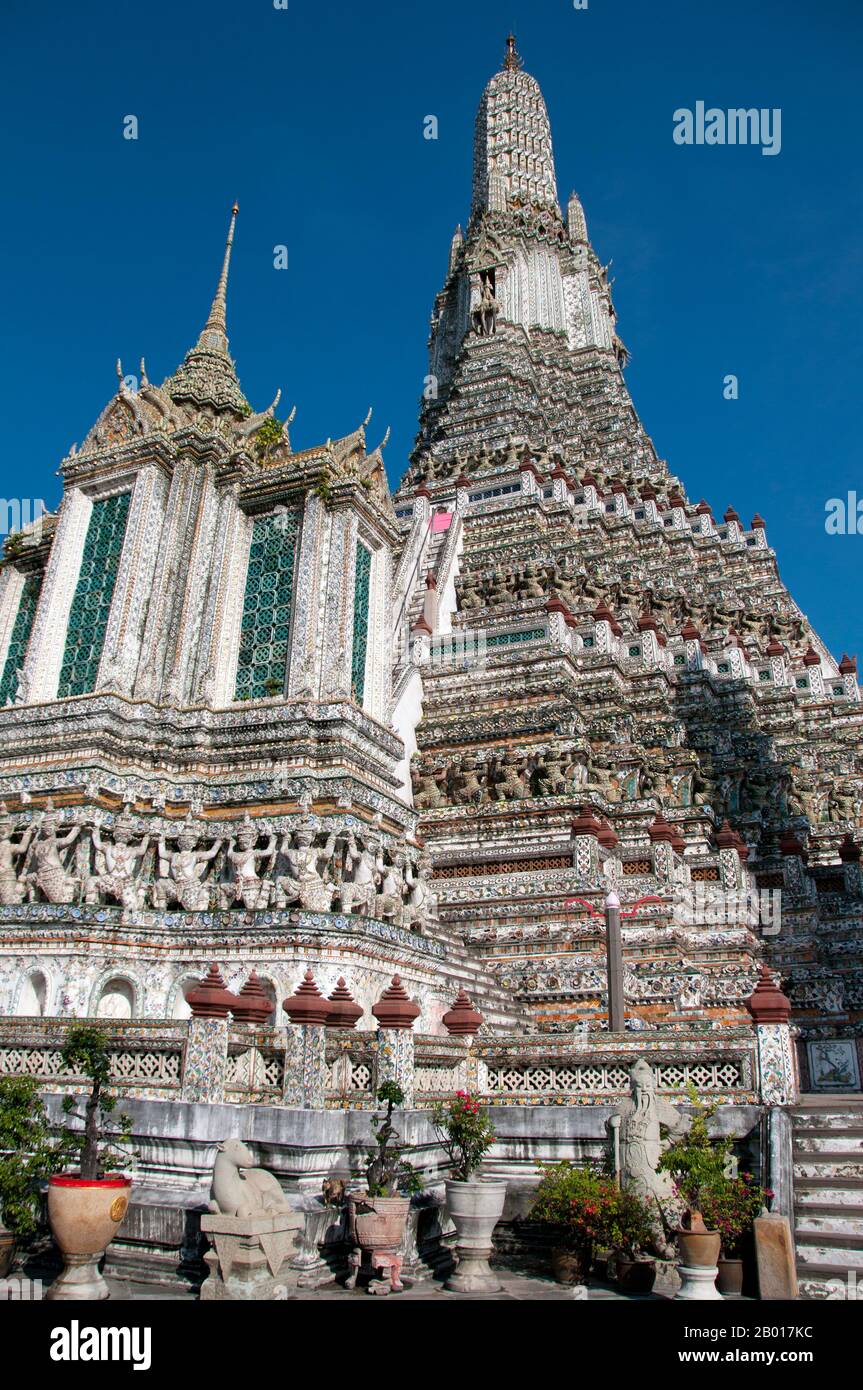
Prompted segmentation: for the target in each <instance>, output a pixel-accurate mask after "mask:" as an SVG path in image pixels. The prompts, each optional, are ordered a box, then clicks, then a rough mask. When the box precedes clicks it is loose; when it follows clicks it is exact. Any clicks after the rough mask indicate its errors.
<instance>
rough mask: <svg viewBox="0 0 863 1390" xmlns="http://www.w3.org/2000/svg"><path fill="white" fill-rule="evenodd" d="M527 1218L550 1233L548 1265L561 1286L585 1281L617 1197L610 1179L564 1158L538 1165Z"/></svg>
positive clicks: (604, 1233) (604, 1234) (615, 1189)
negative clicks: (536, 1186) (535, 1187)
mask: <svg viewBox="0 0 863 1390" xmlns="http://www.w3.org/2000/svg"><path fill="white" fill-rule="evenodd" d="M541 1172H542V1178H541V1179H540V1183H539V1186H538V1188H537V1189H536V1196H535V1197H534V1200H533V1204H532V1206H531V1209H530V1217H531V1220H533V1221H536V1222H538V1223H539V1224H540V1225H542V1226H545V1227H546V1228H547V1231H548V1233H549V1235H550V1237H551V1267H552V1270H553V1272H554V1277H555V1279H556V1280H557V1282H558V1283H559V1284H583V1283H584V1281H585V1279H586V1278H587V1276H588V1274H589V1273H590V1268H591V1265H592V1264H593V1253H594V1250H595V1248H596V1246H597V1245H599V1244H600V1243H603V1242H605V1240H606V1239H607V1232H608V1223H609V1218H610V1216H611V1213H612V1210H613V1207H614V1203H615V1200H616V1198H617V1196H618V1192H617V1188H616V1187H615V1185H614V1180H613V1179H612V1178H610V1177H606V1176H604V1175H603V1174H601V1173H598V1172H596V1170H595V1169H593V1168H580V1167H577V1166H576V1165H575V1164H572V1163H568V1162H566V1161H564V1162H562V1163H553V1164H547V1165H545V1166H544V1167H542V1168H541Z"/></svg>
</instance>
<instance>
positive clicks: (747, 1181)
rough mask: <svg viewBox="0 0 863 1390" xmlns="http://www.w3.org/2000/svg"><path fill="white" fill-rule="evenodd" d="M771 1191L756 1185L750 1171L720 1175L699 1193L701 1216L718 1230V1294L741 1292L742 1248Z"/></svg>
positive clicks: (736, 1293) (771, 1194)
mask: <svg viewBox="0 0 863 1390" xmlns="http://www.w3.org/2000/svg"><path fill="white" fill-rule="evenodd" d="M772 1196H773V1193H772V1192H771V1191H770V1190H769V1188H766V1187H760V1186H759V1184H758V1183H757V1182H755V1180H754V1179H753V1177H752V1174H751V1173H740V1174H739V1175H738V1176H737V1177H736V1178H723V1180H722V1182H721V1183H717V1184H716V1185H715V1186H714V1187H711V1188H709V1189H708V1190H707V1191H706V1192H705V1193H704V1194H703V1196H702V1200H703V1204H704V1205H703V1212H702V1214H703V1216H704V1219H705V1221H706V1222H707V1224H708V1225H709V1226H711V1227H712V1228H714V1229H715V1230H717V1231H718V1232H719V1238H720V1241H721V1248H720V1253H719V1277H718V1278H717V1280H716V1286H717V1288H718V1289H719V1292H720V1293H721V1294H732V1295H738V1294H740V1293H742V1291H743V1249H744V1245H745V1242H746V1240H747V1238H748V1236H749V1233H750V1231H751V1230H752V1223H753V1222H754V1220H755V1218H756V1216H759V1215H760V1214H761V1212H762V1211H763V1209H764V1208H765V1206H766V1205H767V1201H768V1199H769V1198H770V1197H772Z"/></svg>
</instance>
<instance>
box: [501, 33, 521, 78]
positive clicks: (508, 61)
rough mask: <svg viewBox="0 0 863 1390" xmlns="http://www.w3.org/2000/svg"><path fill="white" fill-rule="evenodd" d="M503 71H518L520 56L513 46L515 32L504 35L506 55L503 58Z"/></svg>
mask: <svg viewBox="0 0 863 1390" xmlns="http://www.w3.org/2000/svg"><path fill="white" fill-rule="evenodd" d="M503 67H504V72H518V71H519V69H520V67H521V56H520V55H519V53H518V50H517V49H516V46H515V34H507V36H506V57H505V58H504V60H503Z"/></svg>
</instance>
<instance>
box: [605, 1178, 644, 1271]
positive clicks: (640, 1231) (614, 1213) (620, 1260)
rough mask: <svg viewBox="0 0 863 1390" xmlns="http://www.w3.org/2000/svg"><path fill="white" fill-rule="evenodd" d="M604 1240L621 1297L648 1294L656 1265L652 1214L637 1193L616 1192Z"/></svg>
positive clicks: (620, 1190)
mask: <svg viewBox="0 0 863 1390" xmlns="http://www.w3.org/2000/svg"><path fill="white" fill-rule="evenodd" d="M605 1238H606V1240H607V1242H608V1244H609V1245H610V1246H611V1248H612V1249H613V1250H614V1252H615V1278H616V1280H617V1283H618V1286H619V1288H620V1289H621V1290H622V1291H623V1292H624V1293H650V1291H651V1289H652V1288H653V1285H654V1282H655V1280H656V1262H655V1260H653V1259H652V1258H651V1256H650V1253H649V1252H650V1251H651V1250H652V1248H653V1243H654V1240H655V1238H656V1230H655V1226H654V1218H653V1212H652V1210H651V1208H650V1206H649V1204H648V1203H647V1202H646V1201H645V1199H644V1198H643V1197H642V1196H641V1195H640V1193H638V1192H634V1191H632V1190H624V1189H618V1190H616V1191H615V1194H614V1198H613V1200H612V1202H611V1203H610V1207H609V1211H608V1216H607V1224H606V1230H605Z"/></svg>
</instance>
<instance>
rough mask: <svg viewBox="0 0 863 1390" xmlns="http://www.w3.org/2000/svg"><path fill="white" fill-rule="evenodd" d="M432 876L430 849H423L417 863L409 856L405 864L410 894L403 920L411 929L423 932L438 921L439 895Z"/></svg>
mask: <svg viewBox="0 0 863 1390" xmlns="http://www.w3.org/2000/svg"><path fill="white" fill-rule="evenodd" d="M431 876H432V858H431V855H430V854H429V852H428V850H425V849H424V850H421V851H420V853H419V854H418V855H417V858H416V862H415V863H414V862H412V861H411V859H410V858H408V860H407V862H406V864H405V883H406V884H407V888H408V896H407V902H406V903H405V907H404V917H403V919H402V920H403V924H404V926H406V927H409V928H410V929H411V931H416V932H420V933H421V932H423V931H426V930H427V929H428V928H429V927H430V926H432V925H433V924H434V923H435V922H436V921H437V915H438V907H437V895H436V894H435V893H434V891H433V890H432V887H431Z"/></svg>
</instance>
